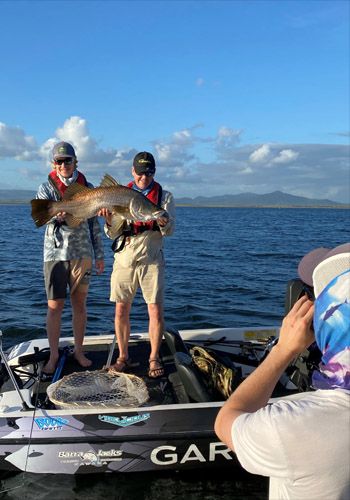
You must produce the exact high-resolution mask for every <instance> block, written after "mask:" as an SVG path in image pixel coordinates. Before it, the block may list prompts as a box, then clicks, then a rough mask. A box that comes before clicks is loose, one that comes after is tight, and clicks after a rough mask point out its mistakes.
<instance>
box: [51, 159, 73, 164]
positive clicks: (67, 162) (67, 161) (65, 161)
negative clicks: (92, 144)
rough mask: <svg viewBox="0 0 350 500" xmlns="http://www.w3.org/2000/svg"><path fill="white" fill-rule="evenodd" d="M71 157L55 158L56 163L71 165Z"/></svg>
mask: <svg viewBox="0 0 350 500" xmlns="http://www.w3.org/2000/svg"><path fill="white" fill-rule="evenodd" d="M73 161H74V160H73V158H63V159H62V160H55V163H56V165H63V163H64V164H65V165H71V164H72V163H73Z"/></svg>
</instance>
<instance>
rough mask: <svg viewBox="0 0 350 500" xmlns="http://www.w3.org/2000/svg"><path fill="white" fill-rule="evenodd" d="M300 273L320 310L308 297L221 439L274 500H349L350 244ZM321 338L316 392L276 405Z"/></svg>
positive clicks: (223, 425)
mask: <svg viewBox="0 0 350 500" xmlns="http://www.w3.org/2000/svg"><path fill="white" fill-rule="evenodd" d="M298 271H299V276H300V278H301V279H302V281H303V282H304V283H306V284H307V285H309V286H313V287H314V294H315V297H316V300H315V303H313V302H312V301H311V300H309V299H308V298H307V297H306V296H305V295H304V296H302V297H301V298H300V299H299V300H298V301H297V302H296V303H295V304H294V306H293V308H292V309H291V311H290V312H289V313H288V314H287V316H286V317H285V318H284V320H283V323H282V327H281V330H280V336H279V341H278V343H277V345H275V346H274V347H273V348H272V350H271V352H270V354H269V355H268V356H267V358H266V359H265V360H264V361H263V363H262V364H261V365H260V366H259V367H258V368H257V369H256V370H255V371H254V372H253V373H252V374H251V375H250V376H249V377H248V378H247V379H246V380H245V381H244V382H243V383H242V384H241V385H240V386H239V387H238V388H237V389H236V390H235V392H234V393H233V394H232V395H231V396H230V398H229V399H228V400H227V401H226V403H225V404H224V406H223V407H222V408H221V410H220V411H219V413H218V416H217V419H216V422H215V432H216V434H217V435H218V437H219V438H220V439H221V441H223V442H224V443H226V444H227V445H228V446H229V447H230V448H231V449H232V450H234V451H235V453H236V454H237V458H238V460H239V461H240V463H241V465H242V466H243V467H244V468H245V469H246V470H248V471H249V472H251V473H253V474H260V475H263V476H270V492H269V498H270V499H273V500H276V499H287V498H288V499H293V500H301V499H305V500H311V499H313V500H316V499H317V500H320V499H325V500H337V499H343V500H345V499H346V500H348V499H349V498H350V472H349V463H350V425H349V423H350V422H349V409H350V404H349V403H350V244H348V243H347V244H344V245H340V246H338V247H336V248H334V249H333V250H329V249H325V248H319V249H316V250H314V251H313V252H310V253H309V254H307V255H306V256H305V257H304V258H303V259H302V260H301V262H300V264H299V268H298ZM312 320H313V321H314V331H315V333H313V331H312V329H311V324H312ZM314 336H315V337H314ZM314 338H315V340H316V343H317V345H318V347H319V349H320V350H321V352H322V362H321V364H320V366H319V371H315V372H314V374H313V387H314V388H315V389H316V390H315V391H312V392H305V393H301V394H295V395H293V396H289V397H285V398H280V399H277V398H276V399H275V400H274V401H273V402H270V403H269V398H270V397H271V394H272V391H273V389H274V387H275V385H276V384H277V382H278V380H279V378H280V377H281V375H282V374H283V372H284V371H285V369H286V368H287V366H288V365H289V364H290V363H291V362H292V361H293V360H294V359H295V358H296V357H297V356H298V355H299V354H300V353H301V352H302V351H304V350H305V349H306V348H307V347H309V346H310V345H311V343H312V342H313V341H314Z"/></svg>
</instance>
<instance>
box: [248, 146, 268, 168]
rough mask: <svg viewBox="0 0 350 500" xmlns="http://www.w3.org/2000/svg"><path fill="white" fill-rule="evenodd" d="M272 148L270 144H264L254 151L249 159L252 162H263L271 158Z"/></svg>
mask: <svg viewBox="0 0 350 500" xmlns="http://www.w3.org/2000/svg"><path fill="white" fill-rule="evenodd" d="M270 154H271V149H270V146H269V145H268V144H263V145H262V146H260V147H259V148H258V149H256V150H255V151H253V152H252V153H251V155H250V156H249V161H251V162H252V163H262V162H265V161H267V160H268V159H269V158H270Z"/></svg>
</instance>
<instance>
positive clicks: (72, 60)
mask: <svg viewBox="0 0 350 500" xmlns="http://www.w3.org/2000/svg"><path fill="white" fill-rule="evenodd" d="M0 19H1V30H0V61H1V77H0V169H1V174H2V175H1V181H0V189H7V188H23V189H36V188H37V186H38V185H39V184H40V183H41V182H42V181H44V180H45V178H46V176H47V173H48V172H49V169H50V167H49V157H50V150H51V148H52V145H53V144H54V143H55V142H57V141H59V140H67V141H69V142H72V143H73V144H74V146H75V147H76V150H77V154H78V158H79V166H80V168H81V170H82V171H83V172H84V173H86V174H87V176H88V178H89V180H91V181H92V182H94V183H95V185H97V184H98V183H99V181H100V179H101V178H102V176H103V174H104V173H106V172H108V173H110V174H111V175H113V176H114V177H115V178H117V179H118V180H119V181H120V182H123V183H125V182H126V181H128V180H129V177H130V167H131V163H132V158H133V156H134V155H135V154H136V153H137V152H138V151H142V150H148V151H151V152H152V153H153V154H154V155H155V158H156V161H157V178H158V180H159V181H160V182H161V183H162V184H163V186H164V187H165V188H168V189H170V190H171V191H173V193H174V195H175V196H176V197H182V196H191V197H194V196H197V195H204V196H212V195H218V194H229V193H233V194H235V193H241V192H247V191H250V192H255V193H267V192H271V191H274V190H282V191H285V192H288V193H291V194H296V195H302V196H309V197H313V198H330V199H333V200H336V201H342V202H349V129H350V125H349V59H350V54H349V50H350V49H349V3H348V2H347V1H343V0H341V1H337V0H332V1H327V0H324V1H317V0H311V1H308V0H293V1H283V0H280V1H277V0H275V1H265V0H248V1H203V0H197V1H195V2H194V1H193V2H192V1H186V0H183V1H171V0H168V1H147V0H144V1H130V0H129V1H125V2H124V1H99V2H95V1H85V0H81V1H45V0H43V1H35V0H34V1H33V0H32V1H30V2H24V1H18V0H17V1H6V0H5V1H4V0H2V1H0Z"/></svg>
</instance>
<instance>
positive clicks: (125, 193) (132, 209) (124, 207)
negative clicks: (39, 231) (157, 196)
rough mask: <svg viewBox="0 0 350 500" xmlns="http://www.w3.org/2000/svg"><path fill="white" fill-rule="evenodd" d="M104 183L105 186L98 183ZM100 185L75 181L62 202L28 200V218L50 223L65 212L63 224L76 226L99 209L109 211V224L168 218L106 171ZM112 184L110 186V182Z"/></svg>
mask: <svg viewBox="0 0 350 500" xmlns="http://www.w3.org/2000/svg"><path fill="white" fill-rule="evenodd" d="M102 183H108V184H109V185H104V186H103V185H102ZM102 183H101V186H100V187H96V188H87V187H85V186H81V185H78V184H71V185H70V186H68V188H67V190H66V193H65V197H64V198H63V200H62V201H52V200H47V199H36V200H31V205H32V218H33V220H34V222H35V224H36V226H37V227H40V226H42V225H43V224H47V223H48V222H50V220H51V219H52V217H54V216H55V215H57V214H59V213H61V212H63V213H66V223H67V225H68V226H70V227H77V226H78V225H79V224H80V223H81V222H83V221H84V220H87V219H90V218H91V217H93V216H95V215H97V213H98V211H99V210H100V209H102V208H106V209H108V210H109V211H110V212H112V216H113V225H114V226H116V227H117V226H119V225H120V220H125V219H127V220H132V221H141V222H146V221H150V220H156V219H158V218H159V217H163V216H164V217H168V214H167V212H166V211H165V210H164V209H163V208H161V207H158V206H157V205H155V204H154V203H152V202H151V201H150V200H149V199H148V198H146V197H145V196H144V195H143V194H142V193H140V192H138V191H135V190H133V189H130V188H128V187H126V186H121V185H120V184H118V183H117V181H115V180H114V179H113V178H112V177H111V176H110V175H108V174H106V175H105V177H104V179H103V181H102ZM111 184H112V185H111Z"/></svg>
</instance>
